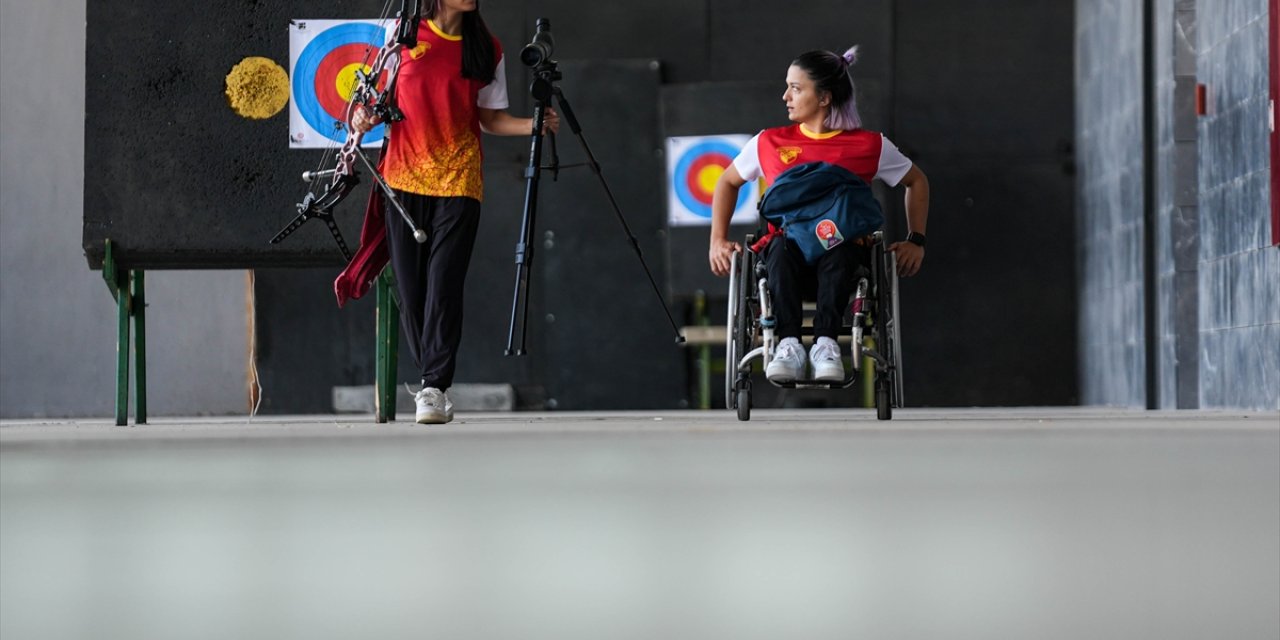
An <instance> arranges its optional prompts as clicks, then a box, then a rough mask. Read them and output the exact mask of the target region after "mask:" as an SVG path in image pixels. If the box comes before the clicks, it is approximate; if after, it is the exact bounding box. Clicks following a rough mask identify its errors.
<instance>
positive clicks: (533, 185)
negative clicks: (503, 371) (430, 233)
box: [506, 20, 684, 356]
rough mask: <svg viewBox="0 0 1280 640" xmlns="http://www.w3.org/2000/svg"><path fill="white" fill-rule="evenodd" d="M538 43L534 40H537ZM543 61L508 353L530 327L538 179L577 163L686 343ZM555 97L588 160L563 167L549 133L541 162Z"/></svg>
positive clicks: (534, 89) (519, 348) (554, 70)
mask: <svg viewBox="0 0 1280 640" xmlns="http://www.w3.org/2000/svg"><path fill="white" fill-rule="evenodd" d="M543 22H544V21H543V20H539V21H538V27H539V30H541V29H542V28H543V26H544V25H543ZM536 43H537V41H536V40H535V44H536ZM539 57H540V58H541V60H539V61H538V64H537V65H536V66H535V67H534V71H533V73H534V81H533V84H532V85H531V86H530V89H529V90H530V93H531V95H532V96H533V100H534V105H533V134H532V138H531V145H530V146H531V149H530V152H529V164H528V166H527V167H525V170H524V178H525V195H524V215H523V217H522V219H521V222H520V241H519V242H518V243H517V244H516V284H515V293H514V295H513V298H512V301H511V328H510V331H509V332H508V334H507V349H506V355H508V356H510V355H516V356H522V355H525V348H524V344H525V338H526V335H527V330H528V319H529V271H530V267H531V265H532V262H533V245H532V244H531V242H530V238H532V237H533V230H534V225H535V221H536V219H537V210H538V180H539V178H540V177H541V173H542V171H543V170H544V169H546V170H550V171H552V172H553V175H555V173H557V172H559V170H560V169H561V168H569V167H576V166H589V167H591V171H592V172H594V173H595V174H596V177H597V178H599V179H600V185H601V186H602V187H604V192H605V195H606V196H608V198H609V204H610V206H612V207H613V212H614V214H615V215H617V217H618V223H619V224H621V225H622V229H623V232H624V233H625V234H626V235H627V238H628V239H629V240H630V242H631V248H632V249H634V250H635V253H636V257H637V258H638V259H639V260H640V266H642V267H643V268H644V272H645V275H646V276H648V277H649V284H650V285H652V287H653V292H654V294H655V295H657V297H658V302H659V303H660V304H661V305H662V310H663V311H664V312H666V314H667V320H668V321H669V322H670V323H671V329H672V330H673V331H675V334H676V340H675V341H676V342H677V343H681V342H684V336H682V335H680V329H679V327H677V326H676V321H675V319H674V318H672V317H671V310H670V309H669V308H668V307H667V303H666V301H665V300H663V298H662V292H661V290H660V289H659V288H658V283H657V282H656V281H655V280H654V278H653V273H652V272H651V271H650V270H649V265H648V263H646V262H645V259H644V253H643V252H642V251H641V250H640V243H639V242H638V241H637V240H636V236H635V234H634V233H632V231H631V227H630V225H628V224H627V220H626V218H624V217H623V215H622V210H621V209H620V208H619V207H618V201H617V200H616V199H615V198H614V196H613V191H612V190H611V189H610V188H609V183H608V182H606V181H605V179H604V174H602V173H601V171H600V163H598V162H596V158H595V155H594V154H592V153H591V147H590V146H589V145H588V144H587V140H586V138H584V137H583V136H582V127H581V125H579V124H578V119H577V118H576V117H574V114H573V108H572V107H570V106H569V101H568V100H566V99H565V97H564V92H563V91H561V90H560V87H557V86H556V84H555V83H556V81H558V80H560V79H561V74H560V71H559V69H558V67H557V64H556V62H555V61H554V60H550V59H548V58H549V56H539ZM553 99H554V100H555V102H556V105H557V106H558V107H559V112H560V115H561V116H562V117H563V118H564V121H565V122H566V123H567V124H568V125H569V129H570V130H571V131H572V132H573V135H574V136H575V137H577V139H578V142H579V143H581V145H582V150H583V152H585V153H586V156H587V162H585V163H582V164H575V165H565V166H564V167H561V165H560V162H559V157H558V155H557V153H556V150H555V134H548V135H549V136H550V138H549V140H550V143H551V156H552V164H551V166H547V167H543V166H542V150H543V139H544V134H543V132H542V127H543V123H544V122H545V121H546V110H547V108H548V107H550V106H551V102H552V100H553ZM517 328H518V329H519V340H518V341H517V339H516V338H517Z"/></svg>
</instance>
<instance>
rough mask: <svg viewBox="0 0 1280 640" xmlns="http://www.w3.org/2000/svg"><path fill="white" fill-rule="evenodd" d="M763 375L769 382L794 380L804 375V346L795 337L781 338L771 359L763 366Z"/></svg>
mask: <svg viewBox="0 0 1280 640" xmlns="http://www.w3.org/2000/svg"><path fill="white" fill-rule="evenodd" d="M764 375H765V377H766V378H768V379H769V381H770V382H777V383H787V382H794V381H795V380H796V379H797V378H801V377H803V376H804V346H803V345H801V344H800V341H799V340H796V339H795V338H783V339H782V342H779V343H778V348H777V349H775V350H774V352H773V359H772V360H770V361H769V366H768V367H765V370H764Z"/></svg>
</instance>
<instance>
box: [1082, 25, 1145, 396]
mask: <svg viewBox="0 0 1280 640" xmlns="http://www.w3.org/2000/svg"><path fill="white" fill-rule="evenodd" d="M1141 8H1142V3H1140V2H1137V1H1136V0H1081V1H1080V2H1077V3H1076V123H1077V124H1076V138H1077V140H1078V141H1079V142H1078V147H1079V167H1080V169H1079V176H1078V188H1079V194H1080V199H1079V210H1078V213H1077V224H1078V237H1079V242H1080V245H1079V246H1080V249H1079V253H1078V262H1077V268H1078V270H1079V278H1080V284H1079V287H1080V288H1079V296H1080V297H1079V299H1080V307H1079V309H1080V311H1079V317H1080V371H1081V383H1080V392H1081V399H1082V400H1083V401H1084V403H1086V404H1112V405H1141V404H1142V403H1143V397H1144V395H1143V394H1144V382H1143V340H1144V331H1143V323H1142V320H1143V314H1142V170H1143V165H1142V100H1143V97H1142V49H1141V44H1142V22H1141V17H1142V13H1141Z"/></svg>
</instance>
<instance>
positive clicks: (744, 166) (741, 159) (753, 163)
mask: <svg viewBox="0 0 1280 640" xmlns="http://www.w3.org/2000/svg"><path fill="white" fill-rule="evenodd" d="M733 168H734V169H737V170H738V175H740V176H742V179H743V180H746V181H747V182H751V181H753V180H759V179H760V176H761V174H762V170H761V168H760V134H758V133H757V134H756V135H755V137H754V138H751V139H750V140H748V141H747V144H745V145H743V147H742V151H740V152H738V157H736V158H734V159H733Z"/></svg>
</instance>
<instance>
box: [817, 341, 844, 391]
mask: <svg viewBox="0 0 1280 640" xmlns="http://www.w3.org/2000/svg"><path fill="white" fill-rule="evenodd" d="M809 362H810V363H811V364H812V365H813V379H814V380H817V381H819V382H843V381H844V360H843V359H841V357H840V344H839V343H837V342H836V341H835V340H832V339H831V338H827V337H825V336H824V337H821V338H818V341H817V342H815V343H814V344H813V348H812V349H810V350H809Z"/></svg>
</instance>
